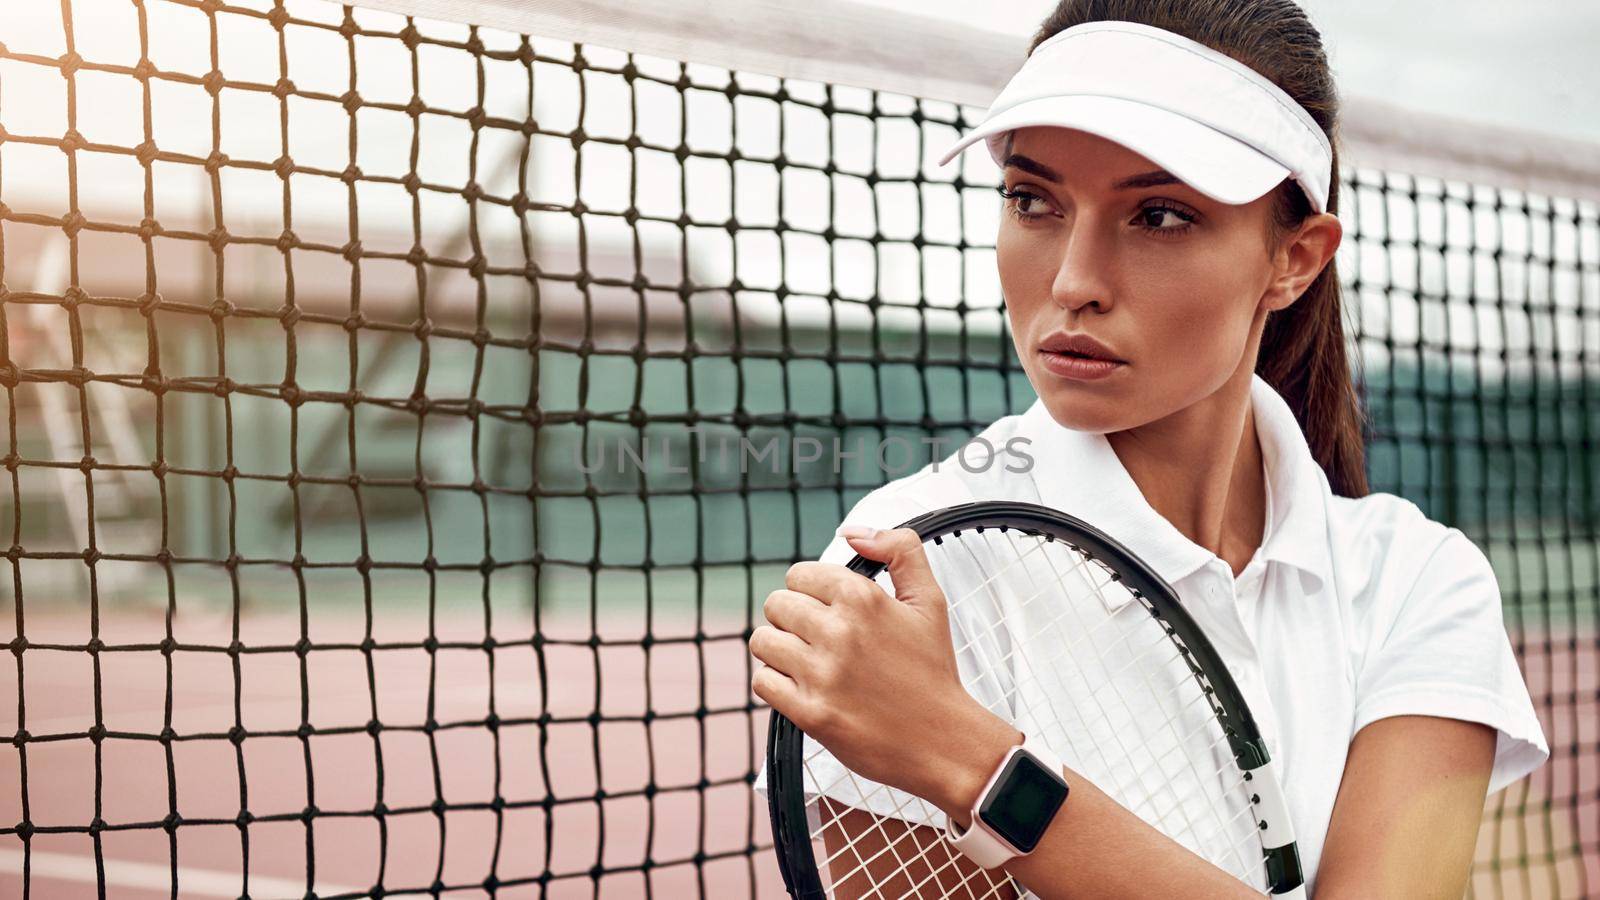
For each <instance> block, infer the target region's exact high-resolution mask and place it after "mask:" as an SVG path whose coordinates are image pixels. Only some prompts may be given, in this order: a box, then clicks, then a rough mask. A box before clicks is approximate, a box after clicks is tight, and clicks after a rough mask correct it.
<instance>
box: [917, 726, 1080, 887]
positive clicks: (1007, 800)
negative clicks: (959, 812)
mask: <svg viewBox="0 0 1600 900" xmlns="http://www.w3.org/2000/svg"><path fill="white" fill-rule="evenodd" d="M1066 799H1067V780H1066V779H1065V778H1063V777H1062V775H1061V760H1060V759H1058V758H1057V757H1056V755H1055V754H1053V753H1051V752H1050V750H1049V748H1048V747H1046V746H1045V745H1044V741H1042V740H1040V739H1039V738H1038V737H1027V738H1025V740H1024V741H1023V743H1021V744H1019V745H1017V746H1015V747H1012V748H1011V749H1010V750H1009V751H1007V753H1006V755H1005V758H1004V759H1002V760H1000V765H999V766H997V767H996V768H995V770H994V774H993V775H990V776H989V783H988V784H986V785H984V788H983V790H982V791H981V792H979V794H978V799H977V802H975V803H973V804H972V824H971V825H969V826H968V827H967V829H966V830H965V831H962V830H960V829H959V828H958V826H957V825H956V823H955V821H954V820H950V821H949V822H948V823H947V824H948V827H947V828H946V832H947V834H948V835H949V840H950V845H951V846H952V847H955V848H956V849H957V850H959V851H961V852H962V854H964V855H965V856H966V857H967V858H968V859H970V860H972V861H973V862H975V863H977V864H978V865H980V866H982V867H984V868H985V869H992V868H994V867H996V866H998V865H1000V864H1002V863H1004V862H1005V861H1006V860H1008V859H1010V858H1012V857H1013V856H1021V855H1023V854H1025V853H1031V852H1033V848H1034V847H1037V846H1039V840H1040V838H1042V837H1044V832H1045V829H1046V828H1048V827H1049V826H1050V821H1051V819H1053V818H1055V815H1056V810H1058V809H1060V808H1061V804H1062V803H1064V802H1066Z"/></svg>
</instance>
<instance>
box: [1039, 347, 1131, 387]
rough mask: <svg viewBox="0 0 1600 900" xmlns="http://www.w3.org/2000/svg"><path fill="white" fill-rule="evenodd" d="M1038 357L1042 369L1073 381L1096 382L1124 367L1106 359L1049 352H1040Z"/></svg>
mask: <svg viewBox="0 0 1600 900" xmlns="http://www.w3.org/2000/svg"><path fill="white" fill-rule="evenodd" d="M1039 356H1040V357H1042V358H1043V362H1044V367H1045V368H1046V369H1048V370H1049V371H1050V372H1051V373H1053V374H1055V375H1059V376H1061V377H1063V378H1071V379H1073V380H1075V381H1097V380H1099V379H1101V378H1105V377H1106V376H1108V375H1110V374H1112V373H1113V372H1116V371H1117V370H1118V369H1120V368H1122V367H1123V365H1125V364H1124V363H1120V362H1112V361H1111V360H1108V359H1090V358H1088V357H1084V356H1073V355H1072V354H1070V353H1052V352H1051V351H1049V350H1040V351H1039Z"/></svg>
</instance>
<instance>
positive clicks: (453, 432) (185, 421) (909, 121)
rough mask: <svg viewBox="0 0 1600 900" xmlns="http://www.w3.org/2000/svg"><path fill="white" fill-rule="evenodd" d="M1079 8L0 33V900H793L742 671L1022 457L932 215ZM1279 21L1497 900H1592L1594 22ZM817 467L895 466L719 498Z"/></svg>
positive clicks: (1477, 874) (76, 0) (10, 14)
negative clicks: (1422, 561) (1318, 59)
mask: <svg viewBox="0 0 1600 900" xmlns="http://www.w3.org/2000/svg"><path fill="white" fill-rule="evenodd" d="M1050 6H1051V4H1048V3H1038V2H1031V0H1030V2H1018V3H1014V4H1010V5H1008V6H1006V7H1005V9H1004V15H1003V16H996V15H995V13H994V12H993V11H992V10H982V11H981V15H982V20H978V19H977V18H976V17H977V15H978V14H979V11H975V10H974V8H971V7H970V5H960V6H958V5H956V4H948V3H918V4H910V3H898V2H895V3H890V2H878V3H870V4H869V3H857V2H848V0H828V2H823V3H815V2H814V3H808V4H805V5H804V7H798V6H796V5H790V4H778V3H742V4H733V3H709V4H693V5H683V4H675V3H670V2H666V0H648V2H647V0H641V2H635V3H630V4H626V5H623V4H620V3H611V2H605V3H602V2H583V3H578V2H573V3H563V4H540V5H539V6H538V7H537V8H530V7H525V6H524V5H522V4H514V3H509V2H504V3H497V2H475V3H468V2H461V3H453V2H449V0H431V2H427V3H423V2H421V0H416V2H412V0H373V2H371V3H364V4H362V6H361V7H360V8H356V7H344V6H340V5H337V4H333V3H327V2H322V0H296V2H273V0H247V2H239V3H228V4H223V3H216V2H209V0H206V2H202V0H143V2H133V0H62V2H61V3H59V4H33V5H26V4H10V5H6V6H4V7H0V129H3V130H0V281H3V292H0V353H3V354H4V356H3V358H0V388H3V389H4V392H5V402H6V420H7V442H6V447H5V449H4V451H0V452H3V454H4V457H3V458H4V462H5V473H4V476H3V479H0V480H3V481H4V486H3V487H0V527H3V528H4V529H5V530H6V532H7V534H8V537H7V539H6V540H4V541H3V542H0V543H3V545H4V546H5V547H6V553H5V563H4V566H3V568H4V570H5V571H4V577H3V578H0V609H3V611H4V613H5V616H4V620H5V621H6V623H7V625H6V626H5V628H6V629H7V632H6V633H5V640H6V641H7V642H8V644H7V647H8V649H9V650H10V651H11V657H12V660H13V663H14V664H10V663H8V664H6V665H4V666H0V699H9V698H11V697H14V698H15V700H16V702H15V703H10V702H7V703H4V704H3V707H4V710H5V712H3V713H0V734H6V735H9V736H10V738H9V740H8V741H7V742H6V744H5V745H4V746H0V893H6V894H7V895H18V896H24V895H26V896H37V897H46V896H48V897H73V896H96V895H106V896H118V897H122V896H129V897H140V896H186V897H187V896H216V897H222V896H245V895H248V896H256V897H290V896H310V895H313V894H314V895H315V896H318V897H330V896H336V897H347V896H348V897H354V896H367V895H371V894H373V893H378V892H382V893H397V892H410V893H433V894H443V893H450V894H452V895H461V894H464V895H469V896H470V895H493V896H541V897H543V896H559V897H597V896H604V897H631V896H666V897H682V896H716V897H735V896H763V897H776V896H780V895H781V894H782V887H781V883H780V882H779V881H778V879H777V874H776V871H775V867H774V866H773V864H772V859H771V854H770V849H769V848H770V845H771V840H770V836H769V835H768V834H767V831H766V828H767V825H766V810H765V808H764V806H763V805H762V804H761V803H760V800H759V798H758V797H757V796H756V795H754V794H753V793H752V792H751V790H750V781H751V779H752V777H753V774H754V772H755V770H756V769H757V768H758V767H759V763H760V760H761V756H762V753H763V752H764V741H765V727H766V720H767V714H768V713H767V710H765V709H764V708H762V707H760V705H759V704H757V703H756V702H755V701H754V700H753V698H752V697H751V696H750V694H749V691H748V684H749V677H750V665H751V663H750V660H749V658H748V655H747V653H746V650H745V643H744V642H745V640H746V639H747V637H748V635H749V633H750V630H751V629H752V628H753V627H754V625H755V624H757V623H758V619H759V604H760V601H761V599H762V598H764V596H765V595H766V593H767V592H768V591H769V590H771V589H772V588H773V587H774V586H776V585H777V584H778V583H779V582H780V581H781V575H782V572H783V571H784V569H786V568H787V566H788V565H789V564H790V563H792V562H793V561H795V560H797V559H803V558H807V557H811V556H814V555H815V554H816V553H817V552H818V551H819V550H820V549H821V548H822V546H823V545H824V544H825V543H826V541H827V539H828V538H829V537H830V535H831V533H832V530H833V528H834V526H835V525H836V524H837V522H838V520H839V519H840V518H841V517H842V515H843V513H844V511H845V510H847V509H848V508H849V506H850V505H851V504H853V503H854V502H855V501H856V500H857V499H858V498H859V497H860V496H862V495H863V494H864V493H865V492H867V491H868V490H870V489H871V488H873V487H875V486H877V485H878V484H880V483H882V482H883V481H884V480H887V479H888V478H891V477H895V476H896V475H899V474H907V473H909V472H910V471H913V470H914V469H915V468H916V467H917V466H920V465H921V464H922V463H923V462H926V461H927V460H928V459H929V449H930V445H929V444H928V443H927V441H926V440H925V439H931V438H941V439H944V440H946V441H949V442H955V441H959V440H962V439H965V438H966V437H968V436H970V435H971V434H973V433H975V432H977V431H978V430H980V429H981V428H982V427H984V426H985V425H987V424H988V423H989V422H991V421H993V419H995V418H996V417H998V416H1002V415H1005V414H1008V413H1010V412H1014V411H1020V410H1022V409H1024V408H1026V407H1027V405H1028V404H1029V403H1031V402H1032V399H1033V397H1032V393H1031V391H1030V389H1029V386H1028V384H1027V381H1026V379H1025V377H1023V374H1022V372H1021V370H1020V368H1018V366H1017V363H1016V360H1015V358H1014V355H1013V353H1012V348H1011V344H1010V336H1009V334H1008V333H1007V331H1006V322H1005V319H1004V316H1003V314H1002V313H1003V303H1002V299H1001V296H1000V293H999V287H998V283H997V281H996V279H995V275H994V260H993V236H994V232H995V229H996V226H997V224H998V216H997V213H998V211H999V207H998V201H997V200H996V198H995V196H994V194H993V192H992V187H993V185H995V184H996V183H998V174H997V173H996V172H995V170H994V167H993V165H992V163H991V162H990V161H989V160H988V158H987V156H986V155H984V154H983V151H982V149H981V147H980V148H975V149H973V150H971V151H969V152H968V153H967V154H966V155H965V156H964V157H963V158H962V160H961V161H960V163H959V164H952V165H951V166H948V167H944V168H941V167H939V166H937V164H936V163H937V157H938V155H939V154H940V152H941V151H942V150H943V148H944V147H945V146H947V145H948V143H949V142H950V141H952V140H953V139H954V138H955V136H956V135H957V134H958V132H959V130H960V129H961V128H963V127H965V126H966V125H969V124H971V123H973V122H975V121H976V120H977V119H978V118H979V117H981V114H982V109H983V106H984V105H985V104H986V103H987V102H988V100H989V99H990V98H991V97H992V96H993V94H994V93H995V92H996V91H997V90H998V87H999V85H1000V84H1002V83H1003V82H1004V80H1005V78H1006V77H1007V76H1009V74H1010V73H1011V71H1013V70H1014V69H1015V67H1016V66H1017V65H1018V64H1020V61H1021V59H1022V58H1023V55H1024V54H1025V53H1026V38H1027V36H1028V35H1030V34H1031V32H1032V30H1033V28H1034V27H1036V25H1037V22H1038V20H1039V19H1041V18H1042V17H1043V15H1044V14H1045V12H1047V11H1048V9H1049V8H1050ZM1307 8H1308V10H1309V12H1310V14H1311V16H1312V19H1313V21H1314V22H1316V23H1317V24H1318V25H1319V27H1320V28H1321V29H1322V31H1323V33H1324V36H1325V39H1326V40H1327V43H1328V46H1329V52H1330V57H1331V59H1332V60H1333V63H1334V66H1335V70H1336V74H1337V76H1338V77H1339V79H1340V84H1341V88H1342V90H1343V91H1344V92H1345V94H1346V95H1347V107H1346V119H1345V121H1344V124H1343V128H1344V132H1343V141H1344V146H1342V147H1341V158H1342V160H1343V162H1344V163H1345V169H1344V171H1342V172H1341V173H1340V177H1341V182H1342V184H1341V195H1342V196H1341V207H1340V210H1339V214H1340V217H1341V219H1342V220H1343V221H1344V224H1345V229H1346V233H1345V241H1344V244H1343V245H1342V246H1341V248H1340V251H1339V256H1338V259H1337V265H1338V267H1339V271H1340V277H1341V279H1342V281H1343V283H1344V285H1345V300H1344V302H1345V312H1346V318H1347V325H1348V333H1349V339H1350V346H1351V349H1352V351H1353V352H1354V353H1355V354H1356V356H1357V357H1358V359H1359V360H1360V370H1359V387H1360V388H1361V390H1362V392H1363V396H1364V397H1365V399H1366V403H1367V409H1368V414H1369V418H1370V427H1369V434H1368V463H1369V477H1370V479H1371V482H1372V485H1373V489H1374V490H1380V491H1388V492H1391V493H1395V494H1399V495H1401V496H1404V497H1407V498H1409V499H1411V500H1413V501H1415V502H1416V503H1418V504H1419V505H1420V506H1421V507H1422V508H1423V510H1424V511H1425V512H1427V513H1428V514H1429V515H1430V516H1431V517H1433V518H1436V519H1439V520H1441V521H1444V522H1447V523H1449V524H1451V525H1455V526H1457V527H1460V528H1461V529H1462V530H1464V531H1465V532H1466V533H1467V534H1468V535H1469V536H1470V537H1472V538H1473V540H1475V541H1476V542H1478V544H1479V545H1480V546H1481V547H1483V548H1484V550H1485V551H1486V552H1487V553H1488V555H1489V557H1490V559H1491V561H1493V562H1494V564H1495V568H1496V573H1497V576H1498V577H1499V579H1500V584H1501V588H1502V592H1503V594H1504V597H1505V601H1506V621H1507V626H1508V629H1509V630H1510V632H1511V634H1512V637H1513V640H1514V642H1515V644H1516V646H1517V650H1518V653H1519V657H1520V659H1521V661H1522V663H1523V667H1524V672H1525V674H1526V676H1527V679H1528V682H1529V686H1530V689H1531V690H1532V691H1533V694H1534V698H1535V701H1536V703H1537V705H1538V706H1539V708H1540V714H1541V719H1542V721H1543V724H1544V727H1545V730H1546V734H1547V736H1548V737H1549V738H1550V741H1551V747H1552V751H1553V754H1554V758H1553V759H1552V762H1551V764H1550V765H1548V766H1546V767H1545V768H1544V769H1542V770H1541V771H1540V772H1538V773H1536V774H1535V775H1534V776H1533V777H1532V778H1531V779H1529V780H1528V781H1526V782H1523V783H1520V784H1518V785H1514V786H1512V787H1511V788H1508V789H1507V790H1505V791H1503V792H1501V793H1500V794H1498V795H1496V796H1494V797H1491V798H1490V802H1489V805H1488V807H1487V809H1486V810H1485V820H1484V827H1483V829H1482V831H1481V833H1480V848H1479V851H1480V852H1479V854H1478V861H1477V863H1476V866H1475V869H1474V876H1473V881H1472V895H1473V896H1479V897H1583V896H1592V895H1593V894H1594V893H1595V892H1597V891H1600V712H1597V710H1600V634H1597V630H1596V607H1597V605H1600V537H1597V532H1596V524H1597V523H1596V518H1597V515H1600V489H1597V486H1596V485H1597V480H1600V444H1597V435H1600V153H1596V149H1597V148H1600V109H1597V108H1596V104H1597V103H1600V100H1597V99H1596V98H1597V96H1600V83H1597V82H1600V73H1597V72H1596V71H1595V70H1594V69H1593V67H1592V65H1589V66H1585V65H1583V63H1584V62H1585V59H1584V54H1585V52H1586V51H1585V48H1586V47H1588V48H1592V46H1593V38H1594V37H1595V36H1596V35H1597V34H1600V13H1597V12H1595V11H1592V10H1581V9H1575V8H1572V7H1571V6H1570V5H1557V4H1537V3H1536V4H1533V5H1531V6H1525V7H1522V8H1519V9H1518V10H1517V12H1516V15H1511V14H1509V13H1508V12H1506V11H1505V8H1504V7H1503V6H1502V5H1498V4H1490V3H1484V2H1475V3H1466V4H1460V3H1457V4H1449V5H1445V4H1441V3H1416V4H1372V3H1367V4H1346V3H1341V4H1335V3H1332V2H1323V3H1314V4H1309V5H1308V7H1307ZM421 13H426V14H427V16H429V18H421V17H418V18H411V17H409V16H408V14H419V15H420V14H421ZM796 438H804V439H811V440H816V441H819V442H823V443H824V445H825V446H830V447H831V446H832V442H833V441H834V440H839V441H841V442H843V443H844V444H845V446H853V445H855V444H856V443H857V442H866V444H867V446H877V445H878V444H879V443H881V442H883V441H885V440H887V439H890V438H903V439H904V440H905V442H906V446H907V447H909V448H910V449H911V450H912V455H911V457H909V458H907V459H905V460H903V461H901V460H898V459H896V461H895V462H896V463H897V464H898V468H897V469H896V468H895V467H891V468H890V470H889V471H885V470H884V469H882V468H880V467H879V466H878V465H877V463H876V461H875V460H873V459H871V458H870V457H865V458H860V459H856V460H851V461H848V462H847V464H846V465H844V466H842V467H835V466H833V465H832V459H831V455H830V454H824V455H823V456H822V458H820V459H814V460H807V459H804V458H799V457H797V456H796V455H795V454H792V453H788V452H787V451H786V450H785V451H781V452H780V455H779V456H778V457H776V458H775V459H774V460H773V462H772V463H771V464H762V465H759V466H749V465H746V466H741V465H740V464H739V455H738V454H726V455H718V454H705V453H694V452H691V451H692V449H693V447H694V445H695V442H696V441H700V442H707V441H709V442H712V443H713V445H715V444H717V443H719V442H733V446H738V442H740V441H747V442H751V443H753V444H757V445H765V443H766V442H768V441H773V440H777V441H778V442H779V444H778V446H779V447H780V448H787V447H789V446H791V444H790V443H789V442H791V441H793V440H794V439H796ZM947 446H950V445H949V444H947Z"/></svg>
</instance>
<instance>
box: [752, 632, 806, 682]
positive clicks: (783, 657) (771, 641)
mask: <svg viewBox="0 0 1600 900" xmlns="http://www.w3.org/2000/svg"><path fill="white" fill-rule="evenodd" d="M749 644H750V655H751V656H754V657H755V658H756V659H759V660H761V662H763V663H765V664H766V665H768V666H770V667H772V668H774V669H777V670H778V671H779V672H782V673H783V674H784V675H786V676H788V677H790V678H793V679H801V678H804V677H805V674H806V672H807V671H808V662H809V657H808V655H807V651H808V650H809V649H810V647H809V646H808V645H807V644H806V642H805V641H803V640H801V639H800V638H798V637H796V636H795V635H792V634H790V633H789V632H787V631H783V630H781V629H778V628H774V627H773V626H771V625H762V626H759V627H758V628H756V630H755V631H754V632H753V633H752V634H751V635H750V641H749Z"/></svg>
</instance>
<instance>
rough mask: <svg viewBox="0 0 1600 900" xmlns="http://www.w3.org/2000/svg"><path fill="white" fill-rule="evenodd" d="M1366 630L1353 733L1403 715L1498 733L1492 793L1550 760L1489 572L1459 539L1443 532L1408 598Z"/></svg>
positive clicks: (1377, 612)
mask: <svg viewBox="0 0 1600 900" xmlns="http://www.w3.org/2000/svg"><path fill="white" fill-rule="evenodd" d="M1384 599H1387V598H1384ZM1370 624H1371V626H1372V630H1371V631H1370V632H1369V634H1371V635H1372V637H1371V642H1370V643H1369V645H1368V650H1367V653H1366V656H1365V661H1364V663H1363V664H1362V666H1361V669H1360V672H1359V675H1358V676H1357V683H1356V721H1355V728H1354V731H1360V730H1361V729H1362V728H1364V727H1366V726H1367V725H1368V724H1370V723H1372V722H1376V721H1377V720H1379V719H1384V718H1388V717H1390V716H1404V715H1423V716H1440V717H1444V718H1450V719H1461V720H1464V721H1468V722H1481V723H1483V724H1485V725H1488V726H1490V727H1492V728H1494V729H1496V730H1497V731H1498V732H1499V736H1498V739H1497V741H1496V747H1495V757H1494V770H1493V772H1492V773H1491V775H1490V778H1489V792H1490V793H1493V792H1495V791H1498V790H1500V789H1501V788H1503V787H1505V786H1506V785H1508V784H1511V783H1512V782H1514V781H1516V780H1517V779H1519V778H1522V777H1523V776H1525V775H1527V774H1528V773H1530V772H1532V771H1533V770H1534V769H1537V768H1538V767H1539V766H1540V765H1541V764H1543V763H1544V761H1545V760H1546V759H1548V758H1549V756H1550V749H1549V746H1548V745H1547V744H1546V742H1545V737H1544V731H1543V729H1542V728H1541V727H1540V725H1539V718H1538V715H1537V714H1536V713H1535V712H1534V708H1533V702H1532V700H1531V699H1530V698H1529V696H1528V687H1527V685H1526V683H1524V681H1523V679H1522V673H1521V671H1520V670H1519V669H1518V668H1517V660H1516V656H1515V655H1514V654H1513V653H1512V650H1511V642H1510V639H1509V638H1508V637H1507V635H1506V628H1505V621H1504V619H1503V613H1502V611H1501V597H1500V587H1499V584H1498V582H1497V581H1496V579H1495V574H1494V569H1493V568H1492V567H1491V566H1490V564H1489V559H1488V557H1487V556H1485V555H1484V553H1483V551H1482V550H1481V549H1479V548H1478V546H1477V545H1476V544H1474V543H1473V542H1472V541H1471V540H1470V539H1469V538H1468V537H1467V536H1466V535H1465V534H1463V533H1462V532H1461V531H1460V530H1458V529H1455V528H1449V529H1446V533H1445V536H1444V539H1443V540H1442V541H1441V542H1440V543H1439V544H1438V546H1437V547H1436V548H1435V549H1434V551H1433V553H1432V554H1431V555H1430V556H1429V557H1428V559H1427V560H1426V561H1425V562H1424V563H1423V564H1422V568H1421V571H1420V574H1419V575H1418V577H1417V579H1416V581H1415V582H1414V584H1413V586H1412V588H1411V589H1410V591H1409V592H1407V593H1406V594H1404V595H1403V596H1401V597H1399V598H1397V600H1396V602H1392V603H1385V602H1384V601H1383V600H1380V601H1379V603H1378V604H1377V606H1376V608H1375V609H1374V610H1373V619H1372V621H1371V623H1370ZM1352 733H1354V732H1352Z"/></svg>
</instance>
